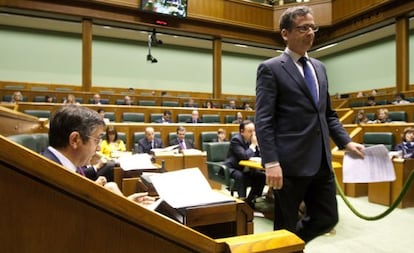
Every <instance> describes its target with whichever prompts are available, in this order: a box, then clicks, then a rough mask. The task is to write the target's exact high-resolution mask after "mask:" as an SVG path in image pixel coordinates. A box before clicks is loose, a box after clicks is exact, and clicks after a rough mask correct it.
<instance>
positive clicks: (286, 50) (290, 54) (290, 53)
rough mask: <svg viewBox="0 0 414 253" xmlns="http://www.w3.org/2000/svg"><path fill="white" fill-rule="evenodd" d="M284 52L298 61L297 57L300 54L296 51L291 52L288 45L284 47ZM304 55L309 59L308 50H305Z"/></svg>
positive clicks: (299, 56)
mask: <svg viewBox="0 0 414 253" xmlns="http://www.w3.org/2000/svg"><path fill="white" fill-rule="evenodd" d="M285 53H287V54H288V55H289V56H290V57H291V58H292V60H293V61H294V62H296V63H297V62H298V61H299V59H300V58H301V57H302V55H299V54H297V53H295V52H293V51H292V50H290V49H289V48H288V47H287V48H286V49H285ZM304 57H305V58H307V59H309V56H308V52H306V53H305V55H304Z"/></svg>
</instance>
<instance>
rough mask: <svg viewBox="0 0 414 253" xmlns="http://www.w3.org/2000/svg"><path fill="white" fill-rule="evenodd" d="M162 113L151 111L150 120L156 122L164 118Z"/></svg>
mask: <svg viewBox="0 0 414 253" xmlns="http://www.w3.org/2000/svg"><path fill="white" fill-rule="evenodd" d="M162 115H163V114H162V113H151V114H150V122H156V121H157V120H159V119H161V118H162Z"/></svg>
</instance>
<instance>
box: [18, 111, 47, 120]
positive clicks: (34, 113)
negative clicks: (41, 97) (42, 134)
mask: <svg viewBox="0 0 414 253" xmlns="http://www.w3.org/2000/svg"><path fill="white" fill-rule="evenodd" d="M23 112H24V113H26V114H29V115H32V116H35V117H38V118H49V117H50V111H49V110H24V111H23Z"/></svg>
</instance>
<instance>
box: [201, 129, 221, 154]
mask: <svg viewBox="0 0 414 253" xmlns="http://www.w3.org/2000/svg"><path fill="white" fill-rule="evenodd" d="M214 140H217V132H216V131H206V132H201V133H200V146H201V150H203V151H206V144H207V143H209V142H213V141H214Z"/></svg>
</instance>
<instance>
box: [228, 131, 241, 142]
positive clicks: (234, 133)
mask: <svg viewBox="0 0 414 253" xmlns="http://www.w3.org/2000/svg"><path fill="white" fill-rule="evenodd" d="M238 133H239V131H233V132H231V133H230V140H231V139H232V138H233V137H234V136H235V135H237V134H238Z"/></svg>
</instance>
